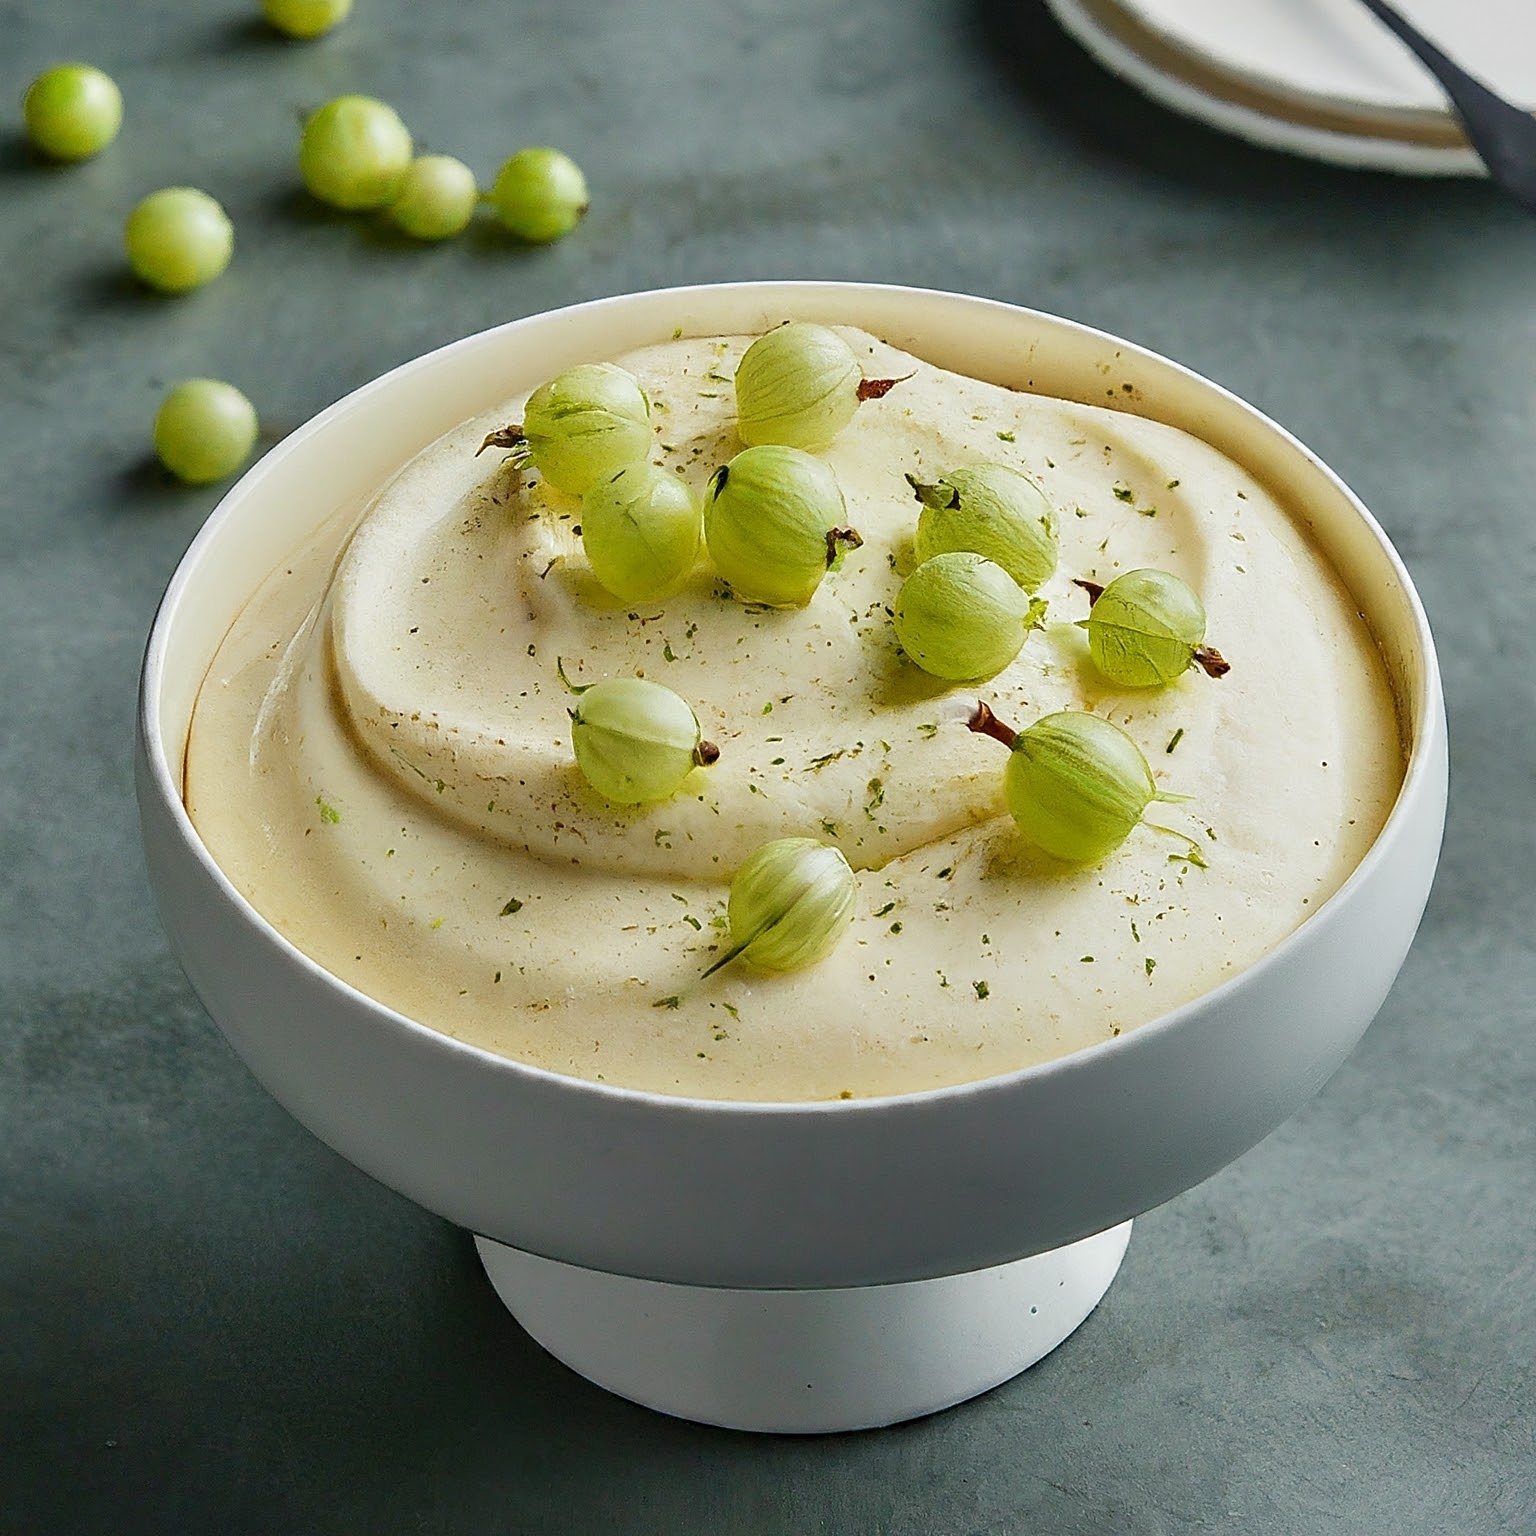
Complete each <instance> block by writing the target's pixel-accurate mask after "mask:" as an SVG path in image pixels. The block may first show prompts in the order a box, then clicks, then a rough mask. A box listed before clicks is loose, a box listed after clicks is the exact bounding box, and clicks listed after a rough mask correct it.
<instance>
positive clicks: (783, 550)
mask: <svg viewBox="0 0 1536 1536" xmlns="http://www.w3.org/2000/svg"><path fill="white" fill-rule="evenodd" d="M847 511H848V509H847V504H846V503H845V502H844V500H843V492H842V488H841V487H840V486H839V485H838V483H837V477H836V476H835V475H834V474H833V473H832V471H831V469H830V468H829V467H828V466H827V465H826V464H825V463H823V462H822V460H820V459H818V458H815V457H813V456H812V455H811V454H809V453H806V452H804V451H803V450H801V449H799V448H791V447H788V446H786V445H784V444H782V443H764V444H762V445H761V446H759V447H756V448H745V449H743V450H742V451H741V452H740V453H738V454H737V455H736V457H735V458H733V459H732V460H731V461H730V462H729V463H728V464H722V465H721V466H720V468H719V469H717V470H716V471H715V472H714V474H713V475H712V476H711V477H710V481H709V489H708V491H707V493H706V494H705V497H704V540H705V543H706V544H707V545H708V546H709V553H710V556H711V557H712V558H713V560H714V562H715V565H716V567H717V568H718V570H719V572H720V574H721V575H722V576H723V577H724V578H725V579H726V581H727V582H728V583H729V584H730V586H731V589H732V591H733V592H735V594H736V595H737V596H738V597H741V598H745V599H746V600H747V601H748V602H755V603H766V604H768V605H769V606H770V607H775V608H797V607H802V606H803V605H804V604H806V603H808V602H810V600H811V599H812V598H813V597H814V596H815V595H816V589H817V587H819V586H820V585H821V580H822V577H824V576H825V575H826V574H827V572H828V571H829V570H832V569H834V568H835V567H836V566H837V565H838V564H840V562H841V560H842V557H843V555H844V554H845V553H846V551H847V550H849V549H857V548H858V547H859V546H860V545H861V544H862V543H863V542H864V541H863V539H862V538H861V537H860V536H859V533H858V531H857V529H854V528H849V527H847V526H845V524H844V518H845V517H846V516H847Z"/></svg>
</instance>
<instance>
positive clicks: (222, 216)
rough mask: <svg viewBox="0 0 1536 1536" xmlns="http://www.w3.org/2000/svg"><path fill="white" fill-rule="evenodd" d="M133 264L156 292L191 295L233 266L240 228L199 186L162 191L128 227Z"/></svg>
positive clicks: (127, 244)
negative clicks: (232, 261) (237, 227)
mask: <svg viewBox="0 0 1536 1536" xmlns="http://www.w3.org/2000/svg"><path fill="white" fill-rule="evenodd" d="M123 250H124V252H125V253H126V255H127V257H128V265H129V266H130V267H132V268H133V270H134V273H135V274H136V275H137V276H138V277H139V278H140V279H141V280H142V281H143V282H146V283H148V284H149V285H150V287H151V288H158V289H159V290H160V292H162V293H189V292H190V291H191V290H192V289H194V288H200V287H202V286H203V284H204V283H210V282H212V281H213V279H214V278H216V277H218V276H219V275H220V274H221V273H222V272H223V271H224V269H225V268H226V267H227V266H228V265H229V262H230V258H231V256H233V255H234V250H235V226H234V225H233V224H231V223H230V221H229V215H228V214H227V213H225V212H224V209H223V207H222V206H221V205H220V203H219V201H218V200H217V199H216V198H214V197H210V196H209V195H208V193H206V192H204V191H201V190H200V189H199V188H197V187H162V188H161V189H160V191H158V192H151V193H150V194H149V196H148V197H146V198H144V199H142V200H141V201H140V202H139V203H138V204H137V205H136V206H135V208H134V209H133V212H132V213H130V214H129V215H128V218H127V221H126V222H125V223H124V225H123Z"/></svg>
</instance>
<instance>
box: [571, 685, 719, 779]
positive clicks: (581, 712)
mask: <svg viewBox="0 0 1536 1536" xmlns="http://www.w3.org/2000/svg"><path fill="white" fill-rule="evenodd" d="M562 676H563V672H562ZM567 686H569V684H567ZM572 691H573V692H579V699H578V702H577V704H576V707H575V708H574V709H572V710H571V711H570V716H571V746H572V748H573V749H574V751H575V753H576V763H577V766H578V767H579V768H580V769H581V771H582V773H583V774H584V775H585V777H586V780H587V782H588V783H589V784H590V785H591V786H592V788H593V789H595V790H596V791H597V792H598V794H600V795H602V796H603V798H604V799H606V800H612V801H614V802H615V803H617V804H619V805H640V804H642V803H644V802H646V801H651V800H667V799H670V798H671V797H672V796H673V795H675V794H676V793H677V791H678V790H679V789H681V788H682V785H683V780H684V779H686V778H687V777H688V775H689V774H690V773H692V772H693V770H694V769H695V768H701V767H705V768H707V767H708V766H709V765H710V764H711V763H713V762H716V761H717V760H718V759H719V757H720V749H719V748H718V747H717V746H716V745H715V744H714V743H713V742H711V741H705V740H703V739H702V737H703V733H702V732H701V730H700V729H699V720H698V716H697V715H695V714H694V712H693V709H692V707H691V706H690V705H689V703H688V701H687V700H686V699H684V698H683V697H682V696H681V695H680V694H676V693H674V692H673V691H672V690H671V689H670V688H664V687H662V685H661V684H660V683H652V682H647V681H646V680H645V679H644V678H641V677H612V678H604V679H603V680H602V681H601V682H597V683H590V684H588V685H586V686H585V687H583V688H581V689H580V690H575V689H573V690H572Z"/></svg>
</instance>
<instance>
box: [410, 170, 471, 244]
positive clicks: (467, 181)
mask: <svg viewBox="0 0 1536 1536" xmlns="http://www.w3.org/2000/svg"><path fill="white" fill-rule="evenodd" d="M479 201H480V188H479V187H478V186H477V185H476V183H475V173H474V172H473V171H472V170H470V168H469V167H468V166H467V165H465V164H464V162H463V161H462V160H457V159H455V158H454V157H453V156H452V155H418V156H417V157H416V158H415V159H414V160H412V161H411V163H410V164H409V165H408V166H407V167H406V169H405V175H404V176H403V177H402V178H401V181H400V188H399V190H398V191H397V192H396V193H395V197H394V201H393V202H391V203H390V204H389V208H388V213H389V217H390V219H391V220H392V221H393V222H394V223H395V224H396V225H398V226H399V228H401V229H403V230H404V231H405V233H406V234H408V235H413V236H415V238H416V239H418V240H448V239H451V238H452V237H453V236H454V235H458V234H462V233H463V232H464V230H465V229H467V228H468V227H469V221H470V220H471V219H472V218H474V216H475V207H476V205H477V204H478V203H479Z"/></svg>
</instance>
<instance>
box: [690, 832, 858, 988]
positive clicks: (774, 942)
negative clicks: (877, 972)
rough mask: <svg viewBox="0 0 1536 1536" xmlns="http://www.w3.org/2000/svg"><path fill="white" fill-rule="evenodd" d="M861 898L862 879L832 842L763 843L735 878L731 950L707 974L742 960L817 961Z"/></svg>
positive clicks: (768, 964)
mask: <svg viewBox="0 0 1536 1536" xmlns="http://www.w3.org/2000/svg"><path fill="white" fill-rule="evenodd" d="M857 899H858V881H857V880H856V879H855V877H854V873H853V870H852V869H851V868H850V867H849V865H848V860H847V859H845V858H844V857H843V855H842V852H841V850H840V849H838V848H835V847H833V846H832V844H830V843H823V842H820V841H819V840H818V839H816V838H814V837H779V838H775V839H774V840H773V841H772V842H768V843H764V844H763V845H762V847H760V848H758V849H757V850H756V851H755V852H754V853H753V854H751V856H750V857H749V858H748V859H747V861H746V862H745V863H744V864H743V865H742V866H741V867H740V868H739V869H738V870H737V871H736V874H735V876H734V877H733V879H732V880H731V895H730V900H729V902H728V904H727V908H726V920H727V923H728V925H729V931H730V940H731V944H730V948H729V949H727V950H726V952H725V953H724V954H723V955H722V956H721V957H720V958H719V959H718V960H716V961H715V963H714V964H713V965H712V966H710V967H709V969H708V970H707V971H705V972H704V975H705V976H713V975H714V973H715V972H716V971H718V970H720V969H721V967H723V966H726V965H729V964H730V963H731V961H733V960H735V959H738V958H740V959H743V960H746V961H748V962H749V963H750V964H752V965H756V966H760V967H761V968H762V969H763V970H766V971H798V970H801V969H803V968H804V967H805V966H808V965H814V964H815V963H816V962H817V961H818V960H824V959H826V957H827V956H828V955H830V954H831V953H832V951H833V950H834V949H835V948H836V947H837V944H838V941H839V940H840V939H841V938H842V936H843V934H844V932H845V931H846V930H847V928H848V925H849V924H850V923H851V922H852V921H853V912H854V907H855V905H856V903H857Z"/></svg>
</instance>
